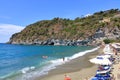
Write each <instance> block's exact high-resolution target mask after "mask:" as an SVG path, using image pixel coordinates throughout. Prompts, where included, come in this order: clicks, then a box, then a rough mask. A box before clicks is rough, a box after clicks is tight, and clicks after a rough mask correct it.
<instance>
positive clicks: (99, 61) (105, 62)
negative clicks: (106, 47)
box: [90, 57, 112, 65]
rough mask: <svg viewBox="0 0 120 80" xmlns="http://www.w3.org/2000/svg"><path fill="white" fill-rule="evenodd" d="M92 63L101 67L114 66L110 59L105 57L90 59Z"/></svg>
mask: <svg viewBox="0 0 120 80" xmlns="http://www.w3.org/2000/svg"><path fill="white" fill-rule="evenodd" d="M90 62H91V63H94V64H100V65H111V64H112V62H111V61H110V60H109V59H107V58H103V57H96V58H93V59H90Z"/></svg>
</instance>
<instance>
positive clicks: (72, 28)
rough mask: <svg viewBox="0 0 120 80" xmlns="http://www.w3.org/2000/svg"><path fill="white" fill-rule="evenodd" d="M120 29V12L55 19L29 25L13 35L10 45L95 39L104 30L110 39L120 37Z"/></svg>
mask: <svg viewBox="0 0 120 80" xmlns="http://www.w3.org/2000/svg"><path fill="white" fill-rule="evenodd" d="M119 29H120V10H118V9H111V10H107V11H100V12H96V13H94V14H93V15H90V16H87V17H82V18H80V17H77V18H76V19H74V20H70V19H62V18H54V19H52V20H43V21H38V22H36V23H33V24H30V25H28V26H27V27H26V28H25V29H24V30H22V31H21V32H19V33H16V34H13V35H12V37H11V38H10V40H9V42H8V43H11V44H45V43H46V45H48V42H45V41H52V42H54V40H67V41H68V40H72V41H73V40H74V41H75V40H86V39H88V38H90V37H91V38H93V36H95V34H96V31H98V30H102V32H103V34H104V35H103V36H104V37H106V38H110V37H112V36H114V34H115V35H119ZM114 30H116V31H117V32H116V31H114ZM111 33H112V34H113V35H112V34H111ZM116 38H119V36H117V37H115V38H114V39H116ZM59 43H60V41H59ZM50 44H52V43H50ZM53 44H54V43H53Z"/></svg>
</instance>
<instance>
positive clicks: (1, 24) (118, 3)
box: [0, 0, 120, 43]
mask: <svg viewBox="0 0 120 80" xmlns="http://www.w3.org/2000/svg"><path fill="white" fill-rule="evenodd" d="M116 8H118V9H120V0H0V43H3V42H7V41H8V40H9V38H10V36H11V35H12V34H14V33H16V32H20V31H21V30H23V29H24V28H25V27H26V26H27V25H29V24H32V23H34V22H37V21H40V20H50V19H53V18H54V17H60V18H70V19H75V18H76V17H81V16H82V15H87V14H93V13H95V12H98V11H104V10H109V9H116ZM11 27H12V29H11ZM14 28H15V29H14ZM3 29H4V31H6V32H8V33H5V32H2V31H3ZM16 29H17V30H16Z"/></svg>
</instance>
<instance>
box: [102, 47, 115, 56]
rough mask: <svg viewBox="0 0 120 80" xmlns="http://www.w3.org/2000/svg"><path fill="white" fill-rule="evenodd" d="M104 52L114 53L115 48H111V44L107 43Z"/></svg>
mask: <svg viewBox="0 0 120 80" xmlns="http://www.w3.org/2000/svg"><path fill="white" fill-rule="evenodd" d="M103 52H104V54H111V55H113V50H112V49H111V48H110V46H109V45H106V46H105V48H104V49H103Z"/></svg>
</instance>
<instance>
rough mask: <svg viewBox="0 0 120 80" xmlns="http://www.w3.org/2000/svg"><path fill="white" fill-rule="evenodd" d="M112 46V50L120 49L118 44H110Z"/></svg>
mask: <svg viewBox="0 0 120 80" xmlns="http://www.w3.org/2000/svg"><path fill="white" fill-rule="evenodd" d="M112 46H113V47H114V48H119V49H120V45H119V44H117V43H116V44H115V43H114V44H112Z"/></svg>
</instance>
